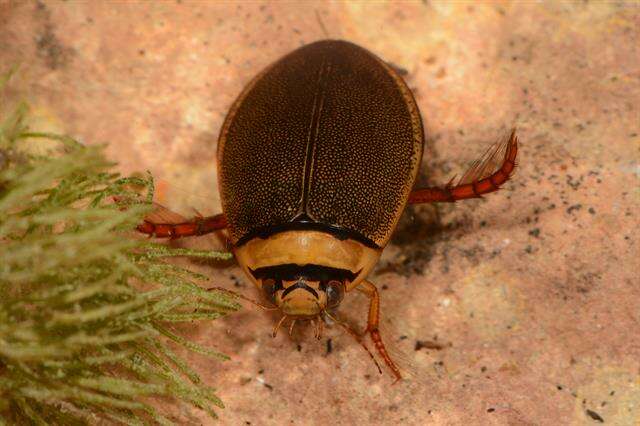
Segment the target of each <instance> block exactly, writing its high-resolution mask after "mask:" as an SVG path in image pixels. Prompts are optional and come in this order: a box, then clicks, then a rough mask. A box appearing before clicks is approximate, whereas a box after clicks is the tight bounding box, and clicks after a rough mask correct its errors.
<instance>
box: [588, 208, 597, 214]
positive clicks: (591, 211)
mask: <svg viewBox="0 0 640 426" xmlns="http://www.w3.org/2000/svg"><path fill="white" fill-rule="evenodd" d="M588 212H589V213H591V214H596V209H594V208H593V207H589V210H588Z"/></svg>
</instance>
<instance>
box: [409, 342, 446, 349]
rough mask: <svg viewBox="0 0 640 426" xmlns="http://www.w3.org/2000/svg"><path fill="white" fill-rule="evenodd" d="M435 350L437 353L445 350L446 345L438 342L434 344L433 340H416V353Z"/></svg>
mask: <svg viewBox="0 0 640 426" xmlns="http://www.w3.org/2000/svg"><path fill="white" fill-rule="evenodd" d="M423 348H424V349H435V350H437V351H439V350H441V349H444V345H442V344H440V343H438V342H433V341H431V340H416V344H415V346H414V349H415V350H416V351H419V350H420V349H423Z"/></svg>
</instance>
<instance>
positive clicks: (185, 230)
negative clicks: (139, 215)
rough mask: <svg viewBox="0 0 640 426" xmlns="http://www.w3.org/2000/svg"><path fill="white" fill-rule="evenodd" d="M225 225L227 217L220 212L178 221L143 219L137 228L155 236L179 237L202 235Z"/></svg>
mask: <svg viewBox="0 0 640 426" xmlns="http://www.w3.org/2000/svg"><path fill="white" fill-rule="evenodd" d="M226 227H227V219H226V218H225V216H224V214H222V213H220V214H217V215H215V216H208V217H194V218H193V219H191V220H187V221H184V222H180V223H156V222H153V221H151V220H147V219H145V220H144V222H143V223H142V224H140V225H138V227H137V229H138V231H139V232H142V233H143V234H147V235H149V236H153V237H156V238H181V237H191V236H194V235H204V234H209V233H211V232H215V231H219V230H221V229H224V228H226Z"/></svg>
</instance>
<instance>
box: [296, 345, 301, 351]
mask: <svg viewBox="0 0 640 426" xmlns="http://www.w3.org/2000/svg"><path fill="white" fill-rule="evenodd" d="M296 349H297V350H298V352H300V351H301V350H302V346H301V345H300V344H299V343H298V345H297V346H296Z"/></svg>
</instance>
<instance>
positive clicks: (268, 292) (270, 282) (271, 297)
mask: <svg viewBox="0 0 640 426" xmlns="http://www.w3.org/2000/svg"><path fill="white" fill-rule="evenodd" d="M262 291H264V295H265V296H266V297H267V300H268V301H269V302H271V303H273V304H274V305H275V304H276V291H278V285H277V282H276V280H274V279H272V278H267V279H266V280H263V281H262Z"/></svg>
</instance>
